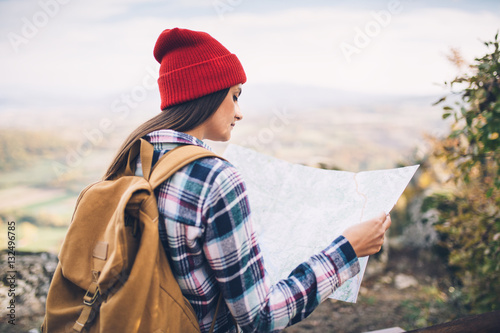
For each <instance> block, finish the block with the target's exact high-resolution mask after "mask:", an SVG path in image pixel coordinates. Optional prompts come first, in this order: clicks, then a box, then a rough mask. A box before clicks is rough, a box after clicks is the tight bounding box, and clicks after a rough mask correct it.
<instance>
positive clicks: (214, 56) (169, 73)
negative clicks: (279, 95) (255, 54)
mask: <svg viewBox="0 0 500 333" xmlns="http://www.w3.org/2000/svg"><path fill="white" fill-rule="evenodd" d="M154 56H155V58H156V60H157V61H158V62H159V63H160V77H159V78H158V85H159V88H160V96H161V109H162V110H164V109H165V108H167V107H169V106H172V105H176V104H180V103H183V102H187V101H190V100H193V99H196V98H199V97H202V96H205V95H208V94H211V93H213V92H216V91H219V90H222V89H225V88H229V87H232V86H234V85H236V84H239V83H245V82H246V80H247V78H246V75H245V71H244V70H243V67H242V66H241V63H240V61H239V60H238V58H237V57H236V55H234V54H232V53H231V52H229V51H228V50H227V49H226V48H225V47H224V46H222V44H221V43H219V42H218V41H216V40H215V39H214V38H213V37H212V36H210V35H209V34H207V33H205V32H200V31H192V30H187V29H179V28H175V29H167V30H164V31H163V32H162V33H161V35H160V37H158V40H157V41H156V45H155V48H154Z"/></svg>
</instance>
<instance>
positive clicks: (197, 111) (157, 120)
mask: <svg viewBox="0 0 500 333" xmlns="http://www.w3.org/2000/svg"><path fill="white" fill-rule="evenodd" d="M228 92H229V88H226V89H222V90H219V91H216V92H214V93H212V94H209V95H205V96H202V97H200V98H197V99H194V100H192V101H188V102H185V103H182V104H178V105H174V106H171V107H169V108H166V109H164V110H163V111H162V112H161V113H160V114H158V115H157V116H155V117H153V118H151V119H149V120H148V121H146V122H145V123H143V124H142V125H139V127H137V128H136V129H135V130H134V131H133V132H132V133H131V134H130V135H129V136H128V138H127V139H126V140H125V142H124V143H123V144H122V146H121V148H120V149H119V150H118V153H117V154H116V156H115V158H114V159H113V162H111V165H110V166H109V168H108V170H107V171H106V174H105V175H104V179H105V180H110V179H114V178H116V177H117V176H118V175H119V174H120V172H121V171H122V170H123V169H124V168H125V164H126V163H127V154H128V152H129V150H130V148H132V146H133V144H134V142H136V141H137V140H139V139H140V138H142V137H144V136H145V135H147V134H149V133H151V132H154V131H157V130H160V129H172V130H175V131H178V132H185V131H189V130H192V129H194V128H196V127H198V126H199V125H201V124H202V123H203V122H204V121H205V120H207V119H208V118H210V116H212V115H213V114H214V113H215V111H217V109H218V108H219V106H220V105H221V104H222V102H223V101H224V98H226V96H227V94H228Z"/></svg>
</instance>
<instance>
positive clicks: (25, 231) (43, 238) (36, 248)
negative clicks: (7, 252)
mask: <svg viewBox="0 0 500 333" xmlns="http://www.w3.org/2000/svg"><path fill="white" fill-rule="evenodd" d="M67 230H68V228H67V227H45V226H43V227H40V226H36V225H34V224H31V223H29V222H24V223H16V228H15V230H14V231H13V232H14V234H15V242H16V247H15V250H16V251H27V252H42V251H47V252H52V253H58V252H59V249H60V247H61V244H62V241H63V239H64V236H65V235H66V231H67ZM7 231H8V230H7V223H2V225H1V226H0V242H1V243H0V249H6V248H7V247H8V239H7V235H8V233H7ZM11 235H12V234H11Z"/></svg>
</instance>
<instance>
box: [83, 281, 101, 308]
mask: <svg viewBox="0 0 500 333" xmlns="http://www.w3.org/2000/svg"><path fill="white" fill-rule="evenodd" d="M100 295H101V291H100V289H99V285H97V282H92V284H91V285H90V287H89V289H88V290H87V292H86V293H85V296H83V304H85V305H88V306H92V305H93V304H94V303H95V301H96V300H97V298H98V297H99V296H100Z"/></svg>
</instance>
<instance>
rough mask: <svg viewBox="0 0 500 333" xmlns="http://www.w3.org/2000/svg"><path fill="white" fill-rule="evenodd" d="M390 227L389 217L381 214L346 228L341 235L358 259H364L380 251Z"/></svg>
mask: <svg viewBox="0 0 500 333" xmlns="http://www.w3.org/2000/svg"><path fill="white" fill-rule="evenodd" d="M390 225H391V216H390V215H389V214H387V215H386V214H385V213H382V214H380V216H378V217H376V218H373V219H371V220H367V221H365V222H362V223H359V224H356V225H353V226H352V227H349V228H347V229H346V230H344V232H343V233H342V235H343V236H344V237H345V238H347V240H348V241H349V243H351V246H352V248H353V249H354V252H356V255H357V256H358V258H359V257H365V256H369V255H372V254H375V253H377V252H378V251H380V249H381V248H382V244H383V243H384V235H385V232H386V230H387V229H388V228H389V227H390Z"/></svg>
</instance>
